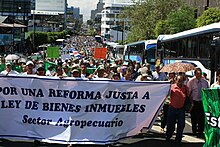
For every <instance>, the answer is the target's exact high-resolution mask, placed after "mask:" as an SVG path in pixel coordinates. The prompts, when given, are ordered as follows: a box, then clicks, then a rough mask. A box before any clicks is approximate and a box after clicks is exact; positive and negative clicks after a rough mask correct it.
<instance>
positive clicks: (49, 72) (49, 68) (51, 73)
mask: <svg viewBox="0 0 220 147" xmlns="http://www.w3.org/2000/svg"><path fill="white" fill-rule="evenodd" d="M54 73H55V71H53V66H52V65H50V66H49V67H48V70H47V71H46V76H53V74H54Z"/></svg>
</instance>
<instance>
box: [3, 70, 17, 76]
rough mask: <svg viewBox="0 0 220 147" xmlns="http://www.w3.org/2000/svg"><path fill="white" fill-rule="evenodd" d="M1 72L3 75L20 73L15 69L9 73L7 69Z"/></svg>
mask: <svg viewBox="0 0 220 147" xmlns="http://www.w3.org/2000/svg"><path fill="white" fill-rule="evenodd" d="M1 74H3V75H17V74H19V73H18V72H17V71H14V70H11V71H10V72H9V73H8V72H7V71H6V70H4V71H2V72H1Z"/></svg>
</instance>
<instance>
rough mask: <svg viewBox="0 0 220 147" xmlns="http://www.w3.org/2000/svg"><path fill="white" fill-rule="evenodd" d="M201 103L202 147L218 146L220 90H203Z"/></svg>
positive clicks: (219, 141) (219, 136)
mask: <svg viewBox="0 0 220 147" xmlns="http://www.w3.org/2000/svg"><path fill="white" fill-rule="evenodd" d="M202 102H203V107H204V112H205V129H204V131H205V139H206V143H205V144H204V146H203V147H219V146H220V103H219V102H220V89H203V90H202Z"/></svg>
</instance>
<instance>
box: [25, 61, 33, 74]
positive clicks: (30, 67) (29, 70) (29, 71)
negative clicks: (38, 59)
mask: <svg viewBox="0 0 220 147" xmlns="http://www.w3.org/2000/svg"><path fill="white" fill-rule="evenodd" d="M26 66H27V71H26V72H24V73H23V75H34V74H35V72H34V70H33V69H34V63H33V62H32V61H28V62H27V63H26Z"/></svg>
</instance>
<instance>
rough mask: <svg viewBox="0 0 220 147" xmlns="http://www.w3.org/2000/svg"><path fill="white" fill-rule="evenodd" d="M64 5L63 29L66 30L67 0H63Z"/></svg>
mask: <svg viewBox="0 0 220 147" xmlns="http://www.w3.org/2000/svg"><path fill="white" fill-rule="evenodd" d="M64 5H65V7H64V26H63V29H64V30H66V23H67V20H66V19H67V0H65V4H64Z"/></svg>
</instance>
